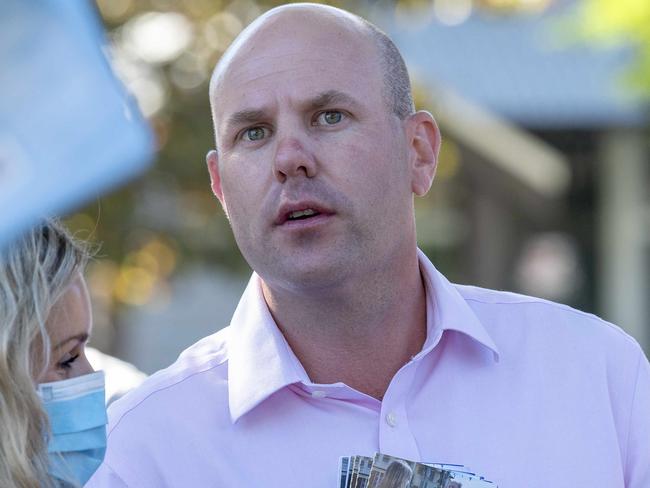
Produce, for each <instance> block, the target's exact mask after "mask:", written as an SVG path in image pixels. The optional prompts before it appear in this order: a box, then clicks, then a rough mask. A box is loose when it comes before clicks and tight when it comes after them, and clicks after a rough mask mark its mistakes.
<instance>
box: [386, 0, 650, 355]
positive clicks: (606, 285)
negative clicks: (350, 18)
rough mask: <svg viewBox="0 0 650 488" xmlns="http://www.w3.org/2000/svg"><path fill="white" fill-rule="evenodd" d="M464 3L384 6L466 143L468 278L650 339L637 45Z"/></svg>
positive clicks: (544, 18) (453, 134)
mask: <svg viewBox="0 0 650 488" xmlns="http://www.w3.org/2000/svg"><path fill="white" fill-rule="evenodd" d="M462 3H464V2H460V3H453V2H442V1H441V2H435V3H434V5H439V6H440V5H442V6H444V5H448V6H449V8H448V9H447V10H444V8H442V7H441V8H440V9H438V10H435V8H434V9H431V10H429V11H427V12H426V13H422V12H419V13H417V18H413V17H410V18H409V17H408V14H402V15H399V12H398V15H390V16H386V15H385V12H377V19H378V23H379V24H380V25H382V26H383V27H384V28H385V29H386V30H387V32H389V34H390V35H391V36H392V37H393V39H395V41H396V43H397V44H398V46H399V47H400V49H401V51H402V53H403V54H404V56H405V58H406V60H407V63H408V65H409V69H410V70H411V71H412V73H413V74H414V75H415V76H414V78H415V79H416V80H418V81H419V83H421V84H422V85H423V87H424V90H425V92H426V95H425V96H424V98H425V105H427V106H428V107H429V108H430V109H431V110H432V111H433V113H434V116H435V117H436V118H437V120H438V123H439V124H440V126H441V130H442V133H443V137H444V136H446V137H447V140H448V143H449V142H451V143H452V144H456V145H457V147H458V149H457V153H458V154H457V155H456V157H457V158H458V159H459V160H460V163H458V162H456V163H455V164H460V166H461V170H460V172H459V175H458V179H459V182H457V183H456V184H457V185H459V186H460V187H462V188H464V189H465V192H466V193H468V196H467V198H466V199H465V201H464V202H463V205H464V209H465V212H464V213H466V214H467V215H469V224H468V231H467V232H466V235H465V238H464V240H463V245H462V246H461V247H462V248H463V249H464V251H463V254H464V255H465V256H466V259H465V260H464V261H463V262H462V263H461V264H460V269H459V270H458V271H457V273H458V275H459V277H460V279H462V280H463V281H465V280H466V281H469V282H478V283H479V284H481V285H483V286H488V287H492V288H501V289H515V290H519V291H522V292H524V293H530V294H535V295H541V296H546V297H548V298H550V299H554V300H559V301H563V302H568V303H570V304H572V305H574V306H577V307H578V308H582V309H586V310H588V311H594V312H595V313H598V314H600V315H601V316H603V317H604V318H606V319H608V320H610V321H612V322H615V323H617V324H618V325H620V326H622V327H623V328H624V329H626V330H627V331H628V332H629V333H631V335H633V336H634V337H636V338H637V340H639V342H640V343H641V344H642V345H644V346H645V348H646V351H648V350H650V305H649V303H650V300H649V299H650V201H649V199H648V197H649V195H650V192H649V191H648V189H649V188H650V164H649V161H650V159H649V157H650V151H649V139H650V138H649V137H648V131H647V128H648V121H649V120H650V119H649V117H648V115H649V113H650V112H648V106H647V105H644V104H643V103H641V102H640V101H639V100H638V99H635V98H634V96H633V95H632V94H630V93H629V90H626V86H625V84H624V81H623V75H624V73H625V71H626V69H628V67H629V64H630V62H631V60H632V54H633V51H632V50H631V48H630V47H626V46H618V47H610V48H609V49H603V48H602V47H598V48H596V47H594V46H588V45H585V44H578V43H575V42H569V41H567V40H566V36H564V37H563V34H562V30H561V25H562V24H561V15H565V13H566V12H564V11H562V10H561V9H560V10H559V11H558V10H557V9H548V10H547V11H546V13H544V14H541V15H540V14H536V15H514V14H513V15H495V14H488V13H486V12H480V11H479V12H476V11H472V10H471V9H466V10H462V9H461V10H460V11H459V8H458V6H459V5H460V4H462ZM560 3H562V2H560ZM564 3H566V2H564ZM470 4H471V3H470ZM423 18H424V19H425V21H423ZM563 39H564V40H563ZM449 140H451V141H449ZM443 144H444V142H443ZM443 162H444V161H443ZM432 191H433V192H436V191H440V187H436V186H434V188H433V190H432ZM420 226H422V223H421V222H420ZM421 244H422V245H424V246H426V243H421Z"/></svg>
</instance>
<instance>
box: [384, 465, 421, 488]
mask: <svg viewBox="0 0 650 488" xmlns="http://www.w3.org/2000/svg"><path fill="white" fill-rule="evenodd" d="M412 476H413V470H412V469H411V467H410V466H409V465H408V464H406V463H405V462H404V461H401V460H398V459H396V460H394V461H391V463H390V464H389V465H388V468H386V473H385V474H384V477H383V478H382V479H381V482H380V483H379V487H380V488H403V487H405V486H408V485H409V482H410V481H411V477H412Z"/></svg>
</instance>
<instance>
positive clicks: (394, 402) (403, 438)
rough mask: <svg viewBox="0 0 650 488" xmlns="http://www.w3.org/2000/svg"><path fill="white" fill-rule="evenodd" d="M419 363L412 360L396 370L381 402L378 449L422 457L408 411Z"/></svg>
mask: <svg viewBox="0 0 650 488" xmlns="http://www.w3.org/2000/svg"><path fill="white" fill-rule="evenodd" d="M416 371H417V362H414V361H411V362H410V363H408V364H407V365H405V366H404V367H403V368H402V369H401V370H399V371H398V372H397V374H396V375H395V377H394V378H393V380H392V381H391V383H390V385H389V387H388V390H387V391H386V394H385V395H384V398H383V400H382V403H381V412H380V415H379V451H380V452H381V453H384V454H390V455H393V456H398V457H402V458H405V459H412V460H419V459H420V451H419V449H418V446H417V442H416V440H415V435H414V432H413V431H412V430H411V427H410V425H409V419H408V415H407V411H406V407H407V404H408V402H409V393H410V392H411V388H412V385H413V381H414V379H415V373H416Z"/></svg>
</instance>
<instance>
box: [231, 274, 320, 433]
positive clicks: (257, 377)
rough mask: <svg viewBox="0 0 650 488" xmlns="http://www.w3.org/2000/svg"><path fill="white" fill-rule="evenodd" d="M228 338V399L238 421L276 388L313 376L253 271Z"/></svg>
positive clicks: (234, 315)
mask: <svg viewBox="0 0 650 488" xmlns="http://www.w3.org/2000/svg"><path fill="white" fill-rule="evenodd" d="M231 327H232V331H231V333H230V334H229V339H228V402H229V406H230V417H231V420H232V421H233V423H234V422H236V421H237V420H238V419H239V418H240V417H241V416H242V415H244V414H246V413H247V412H249V411H250V410H252V409H253V408H254V407H255V406H256V405H258V404H259V403H261V402H262V401H264V400H265V399H266V398H268V397H269V396H270V395H272V394H273V393H275V392H276V391H278V390H280V389H281V388H284V387H285V386H287V385H290V384H292V383H297V382H305V383H306V382H308V381H309V377H308V376H307V373H306V372H305V370H304V368H303V367H302V365H301V364H300V362H299V361H298V358H296V356H295V355H294V353H293V351H291V348H290V347H289V344H288V343H287V341H286V340H285V338H284V336H283V335H282V332H280V329H278V326H277V325H276V323H275V321H274V320H273V317H272V316H271V312H269V309H268V306H267V305H266V301H265V300H264V295H263V294H262V286H261V280H260V277H259V276H258V275H257V273H253V276H252V277H251V279H250V281H249V282H248V286H247V287H246V290H245V291H244V294H243V295H242V298H241V300H240V301H239V305H237V309H236V310H235V313H234V314H233V317H232V322H231Z"/></svg>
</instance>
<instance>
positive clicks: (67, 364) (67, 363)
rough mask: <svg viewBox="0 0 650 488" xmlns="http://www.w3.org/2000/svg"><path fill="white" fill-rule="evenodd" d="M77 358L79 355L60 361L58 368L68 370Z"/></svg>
mask: <svg viewBox="0 0 650 488" xmlns="http://www.w3.org/2000/svg"><path fill="white" fill-rule="evenodd" d="M78 357H79V354H76V355H75V356H71V357H69V358H68V359H66V360H65V361H61V362H60V363H59V368H61V369H70V368H71V367H72V363H74V362H75V361H76V360H77V358H78Z"/></svg>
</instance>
